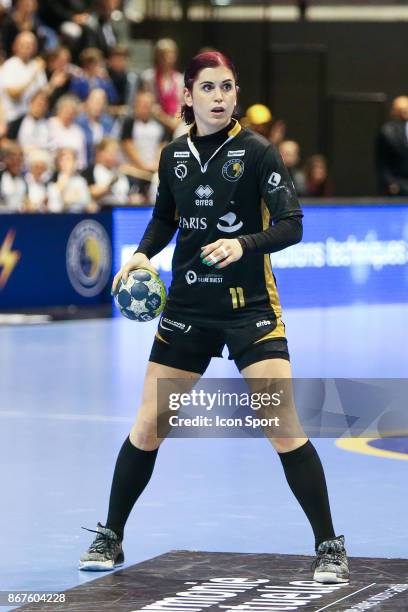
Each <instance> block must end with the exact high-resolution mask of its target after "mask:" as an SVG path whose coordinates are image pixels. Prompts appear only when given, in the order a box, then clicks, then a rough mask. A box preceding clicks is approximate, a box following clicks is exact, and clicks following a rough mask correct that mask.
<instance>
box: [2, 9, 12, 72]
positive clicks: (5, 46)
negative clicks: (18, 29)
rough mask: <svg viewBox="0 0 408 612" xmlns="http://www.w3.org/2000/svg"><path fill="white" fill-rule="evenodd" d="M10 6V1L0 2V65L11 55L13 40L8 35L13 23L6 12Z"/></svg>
mask: <svg viewBox="0 0 408 612" xmlns="http://www.w3.org/2000/svg"><path fill="white" fill-rule="evenodd" d="M10 5H11V0H0V64H2V63H3V62H4V60H5V59H6V58H7V56H9V55H11V45H12V43H13V38H14V37H13V36H11V35H10V32H11V30H12V27H13V21H12V19H11V17H10V12H9V10H8V9H9V8H10Z"/></svg>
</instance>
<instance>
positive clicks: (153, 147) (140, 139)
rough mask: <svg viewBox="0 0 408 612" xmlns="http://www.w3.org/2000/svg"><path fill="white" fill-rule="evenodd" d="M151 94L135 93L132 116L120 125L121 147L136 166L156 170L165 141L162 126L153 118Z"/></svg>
mask: <svg viewBox="0 0 408 612" xmlns="http://www.w3.org/2000/svg"><path fill="white" fill-rule="evenodd" d="M153 104H154V98H153V95H152V94H151V93H149V92H147V91H146V92H140V93H138V94H137V96H136V98H135V102H134V110H133V116H132V117H127V118H126V119H125V121H124V123H123V127H122V134H121V140H122V147H123V151H124V152H125V153H126V155H127V157H128V158H129V160H130V161H131V163H132V164H134V165H135V166H136V168H140V169H142V170H147V171H148V172H157V169H158V167H159V158H160V153H161V150H162V147H163V146H164V144H165V142H166V137H165V129H164V127H163V126H162V125H161V124H160V123H159V122H158V121H156V119H154V118H153Z"/></svg>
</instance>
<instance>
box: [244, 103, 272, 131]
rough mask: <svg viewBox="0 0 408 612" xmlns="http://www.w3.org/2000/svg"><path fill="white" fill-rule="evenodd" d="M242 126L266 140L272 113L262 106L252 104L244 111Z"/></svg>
mask: <svg viewBox="0 0 408 612" xmlns="http://www.w3.org/2000/svg"><path fill="white" fill-rule="evenodd" d="M242 125H244V126H245V127H246V128H248V129H250V130H252V131H253V132H256V133H257V134H261V136H264V137H265V138H268V136H269V132H270V129H271V126H272V113H271V111H270V110H269V108H268V107H267V106H265V105H264V104H253V105H252V106H249V107H248V108H247V110H246V113H245V116H244V117H243V118H242Z"/></svg>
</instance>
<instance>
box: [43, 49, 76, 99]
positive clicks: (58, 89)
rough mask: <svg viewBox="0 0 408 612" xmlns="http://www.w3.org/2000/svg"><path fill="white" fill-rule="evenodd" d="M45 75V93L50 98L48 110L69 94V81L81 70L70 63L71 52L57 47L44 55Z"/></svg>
mask: <svg viewBox="0 0 408 612" xmlns="http://www.w3.org/2000/svg"><path fill="white" fill-rule="evenodd" d="M46 62H47V65H46V71H45V73H46V75H47V79H48V87H47V91H48V93H49V96H50V100H49V104H50V109H51V110H52V109H54V107H55V104H56V102H57V100H59V98H61V96H63V95H65V94H67V93H68V92H69V87H70V83H71V79H72V77H73V76H79V75H80V74H81V69H80V68H79V66H75V65H74V64H72V63H71V52H70V50H69V49H68V47H57V48H56V49H53V50H52V51H49V52H48V53H47V54H46Z"/></svg>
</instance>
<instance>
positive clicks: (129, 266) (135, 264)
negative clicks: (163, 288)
mask: <svg viewBox="0 0 408 612" xmlns="http://www.w3.org/2000/svg"><path fill="white" fill-rule="evenodd" d="M139 268H143V269H144V270H149V271H150V272H153V274H158V272H157V270H156V268H155V267H154V266H153V265H152V263H151V261H150V259H148V258H147V257H146V255H144V254H143V253H135V254H134V255H133V256H132V257H131V258H130V259H129V261H128V262H127V263H125V265H124V266H122V267H121V269H120V270H119V272H117V273H116V274H115V276H114V278H113V283H112V294H113V293H114V292H115V291H116V287H117V286H118V284H119V281H120V279H122V281H123V282H124V283H126V281H127V279H128V276H129V272H131V271H132V270H138V269H139Z"/></svg>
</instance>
